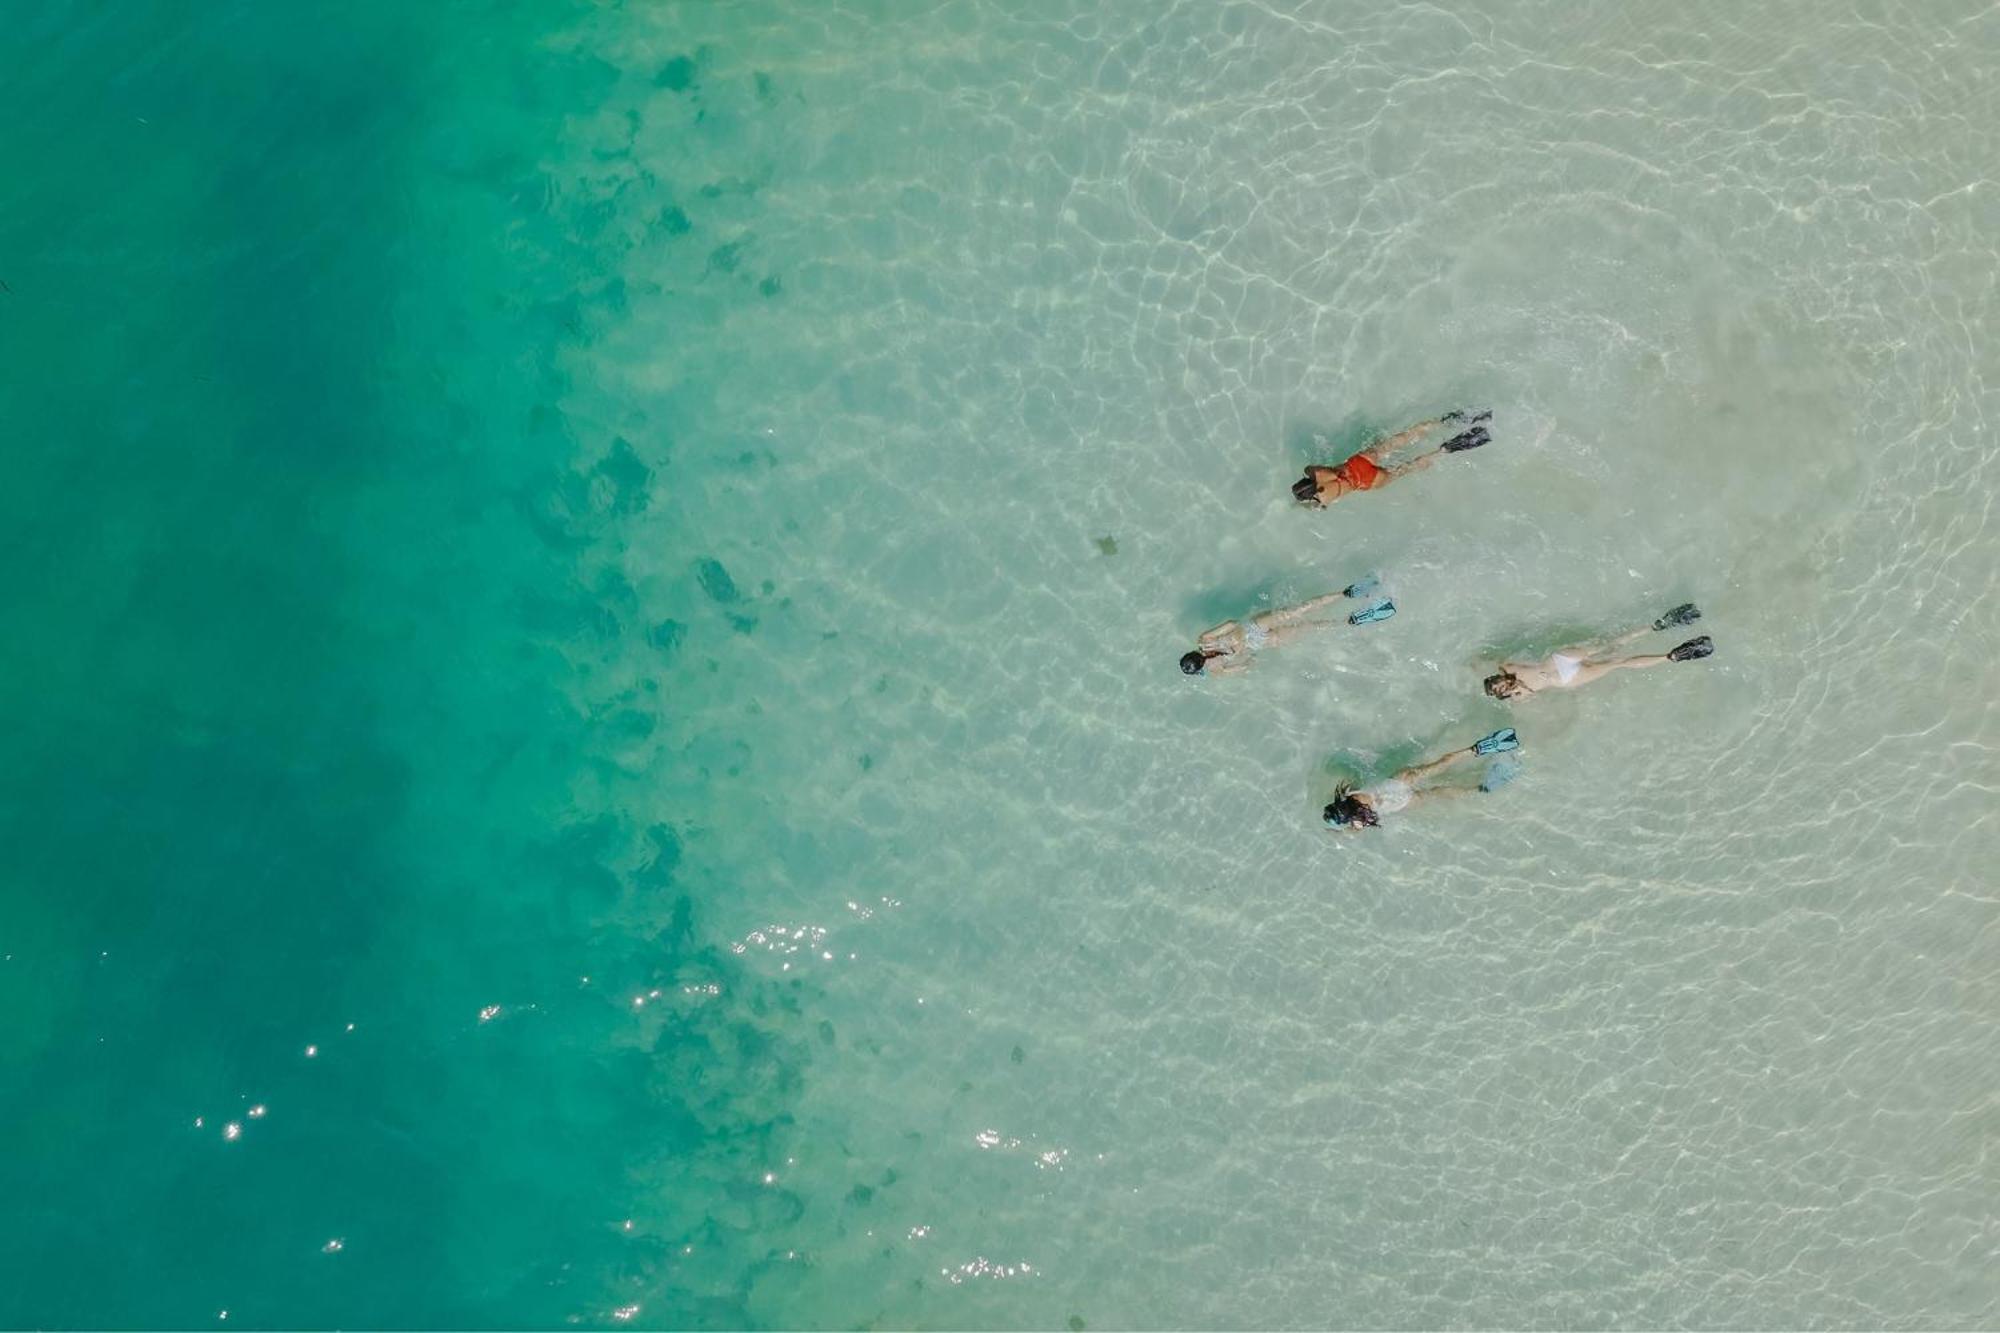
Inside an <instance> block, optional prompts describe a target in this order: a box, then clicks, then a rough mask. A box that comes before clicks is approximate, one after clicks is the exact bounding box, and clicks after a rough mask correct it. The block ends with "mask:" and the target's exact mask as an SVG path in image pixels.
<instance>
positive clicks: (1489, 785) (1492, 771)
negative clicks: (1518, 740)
mask: <svg viewBox="0 0 2000 1333" xmlns="http://www.w3.org/2000/svg"><path fill="white" fill-rule="evenodd" d="M1521 767H1522V765H1521V761H1520V760H1519V759H1516V758H1515V757H1514V756H1513V755H1511V754H1508V755H1502V756H1500V757H1499V758H1498V759H1495V760H1494V761H1493V762H1492V763H1490V764H1488V765H1487V766H1486V776H1485V777H1483V778H1481V779H1480V780H1479V790H1481V791H1499V790H1500V789H1501V788H1502V787H1504V786H1506V785H1507V784H1508V783H1510V782H1512V781H1513V780H1514V779H1515V778H1518V777H1520V776H1521Z"/></svg>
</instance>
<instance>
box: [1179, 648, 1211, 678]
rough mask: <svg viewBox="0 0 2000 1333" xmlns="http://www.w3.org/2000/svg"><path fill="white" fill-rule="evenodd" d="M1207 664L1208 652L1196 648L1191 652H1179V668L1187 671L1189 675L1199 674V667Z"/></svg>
mask: <svg viewBox="0 0 2000 1333" xmlns="http://www.w3.org/2000/svg"><path fill="white" fill-rule="evenodd" d="M1207 665H1208V654H1207V653H1204V652H1202V651H1201V650H1200V649H1196V650H1195V651H1194V652H1191V653H1182V654H1181V670H1183V671H1185V672H1187V674H1188V675H1190V676H1199V675H1200V674H1201V669H1202V668H1203V667H1205V666H1207Z"/></svg>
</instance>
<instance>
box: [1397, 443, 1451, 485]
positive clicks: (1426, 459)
mask: <svg viewBox="0 0 2000 1333" xmlns="http://www.w3.org/2000/svg"><path fill="white" fill-rule="evenodd" d="M1442 457H1444V450H1442V449H1433V450H1431V451H1430V452H1429V453H1427V454H1418V455H1417V456H1416V457H1415V458H1412V459H1411V460H1410V461H1409V462H1407V463H1398V464H1397V465H1396V466H1394V467H1385V468H1383V469H1382V470H1383V471H1384V472H1386V473H1388V474H1389V480H1391V481H1394V480H1395V479H1396V478H1398V477H1407V476H1409V475H1410V474H1411V473H1412V472H1422V471H1423V470H1424V469H1425V468H1427V467H1429V466H1430V465H1431V464H1433V463H1435V462H1437V461H1438V459H1440V458H1442Z"/></svg>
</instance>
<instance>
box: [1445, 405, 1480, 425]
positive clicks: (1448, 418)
mask: <svg viewBox="0 0 2000 1333" xmlns="http://www.w3.org/2000/svg"><path fill="white" fill-rule="evenodd" d="M1438 420H1439V421H1444V422H1452V421H1463V422H1464V423H1465V424H1466V425H1468V426H1477V425H1478V424H1479V423H1480V422H1482V421H1491V420H1493V409H1492V408H1490V407H1482V408H1480V409H1479V410H1478V411H1477V412H1475V411H1473V410H1472V409H1471V408H1469V407H1461V408H1459V409H1458V410H1457V411H1455V412H1447V413H1445V414H1444V415H1443V416H1441V417H1439V418H1438Z"/></svg>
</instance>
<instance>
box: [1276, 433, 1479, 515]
mask: <svg viewBox="0 0 2000 1333" xmlns="http://www.w3.org/2000/svg"><path fill="white" fill-rule="evenodd" d="M1492 419H1493V412H1492V409H1491V408H1485V409H1481V410H1479V411H1474V410H1473V409H1471V408H1465V409H1462V410H1460V411H1457V412H1447V413H1445V414H1444V415H1443V416H1441V417H1436V418H1433V419H1432V420H1430V421H1419V422H1418V423H1417V424H1416V425H1414V426H1411V427H1409V428H1408V429H1407V430H1402V431H1398V432H1397V433H1396V434H1394V435H1391V436H1390V437H1389V438H1387V439H1385V440H1378V441H1376V442H1375V443H1374V444H1371V445H1369V446H1368V447H1367V448H1366V449H1363V450H1362V451H1361V452H1360V453H1358V454H1355V455H1354V456H1352V457H1351V458H1349V459H1348V460H1347V461H1346V462H1344V463H1337V464H1334V465H1331V466H1326V465H1322V464H1318V463H1315V464H1313V465H1312V466H1311V467H1308V468H1307V469H1306V474H1305V475H1304V476H1303V477H1300V478H1299V479H1298V480H1297V481H1295V482H1293V483H1292V498H1293V499H1295V500H1297V501H1298V502H1299V503H1300V504H1302V505H1305V506H1306V507H1307V508H1309V509H1324V508H1326V506H1328V505H1330V504H1332V503H1333V502H1334V501H1335V500H1338V499H1340V498H1341V497H1342V496H1345V495H1352V494H1353V493H1354V492H1356V491H1373V490H1379V489H1380V488H1381V487H1384V486H1387V485H1388V484H1389V483H1390V482H1392V481H1395V480H1396V479H1397V478H1399V477H1407V476H1409V475H1410V474H1411V473H1413V472H1422V471H1423V470H1424V469H1425V468H1427V467H1430V466H1431V465H1432V464H1434V463H1436V462H1437V461H1438V459H1440V458H1442V457H1444V456H1445V455H1446V454H1458V453H1464V452H1465V451H1466V450H1467V449H1477V448H1479V447H1480V446H1481V445H1483V444H1487V443H1489V442H1490V441H1491V440H1492V439H1493V436H1492V435H1491V434H1489V433H1488V431H1487V429H1486V426H1485V425H1484V424H1483V423H1485V422H1489V421H1491V420H1492ZM1452 422H1462V423H1464V424H1465V425H1466V426H1468V427H1470V429H1468V430H1463V431H1460V432H1459V433H1458V434H1456V435H1454V436H1452V437H1451V438H1450V439H1448V440H1446V441H1445V442H1444V443H1443V444H1441V445H1439V446H1438V447H1437V448H1435V449H1433V450H1431V451H1430V452H1429V453H1427V454H1418V455H1417V456H1416V457H1415V458H1412V459H1411V460H1409V461H1408V462H1407V463H1396V464H1393V465H1392V464H1390V463H1388V462H1387V459H1388V457H1389V455H1390V454H1393V453H1395V452H1396V451H1397V450H1398V449H1401V448H1402V447H1403V446H1405V445H1409V444H1415V443H1416V442H1417V441H1418V440H1421V439H1422V438H1423V437H1424V436H1425V435H1427V434H1429V433H1430V432H1431V431H1433V430H1435V429H1437V428H1438V427H1439V426H1443V425H1447V424H1450V423H1452Z"/></svg>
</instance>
